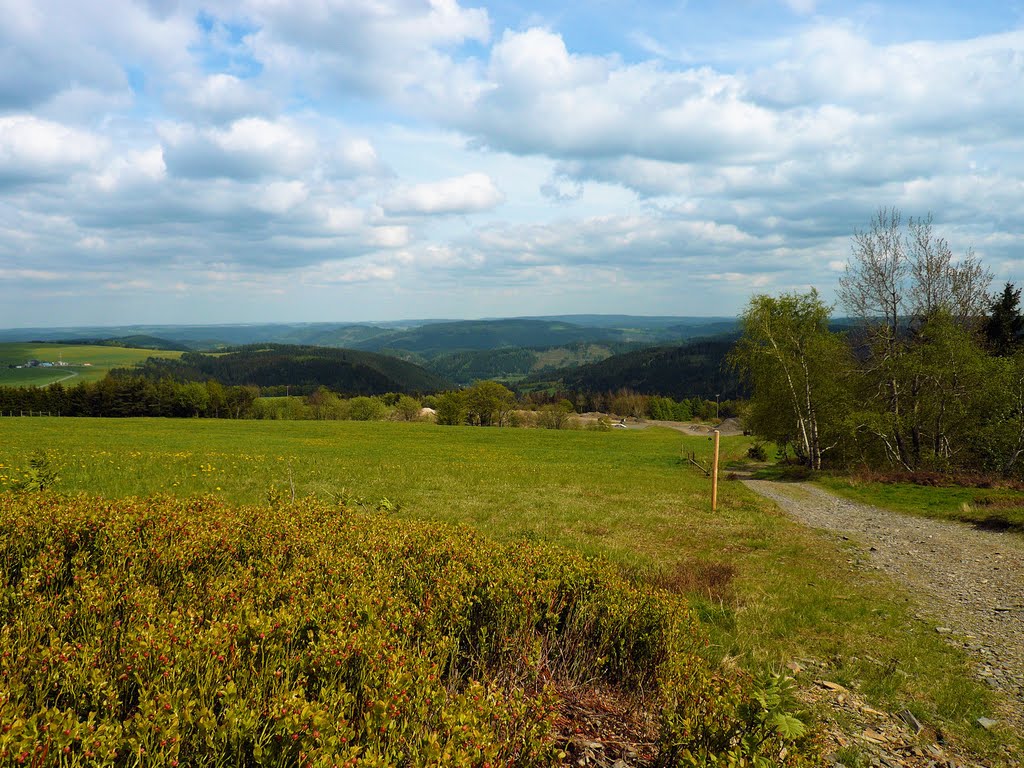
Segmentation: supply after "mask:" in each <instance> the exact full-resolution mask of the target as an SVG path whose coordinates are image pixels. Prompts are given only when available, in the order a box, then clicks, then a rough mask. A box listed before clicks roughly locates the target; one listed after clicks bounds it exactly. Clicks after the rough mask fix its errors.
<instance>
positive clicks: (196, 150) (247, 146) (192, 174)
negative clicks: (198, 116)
mask: <svg viewBox="0 0 1024 768" xmlns="http://www.w3.org/2000/svg"><path fill="white" fill-rule="evenodd" d="M163 138H164V158H165V161H166V163H167V168H168V170H169V171H170V172H171V173H172V174H174V175H176V176H182V177H186V178H212V177H218V176H224V177H229V178H241V179H252V178H259V177H262V176H269V175H287V174H298V173H301V172H302V171H303V170H305V169H307V168H308V167H309V166H310V165H311V164H312V163H313V161H314V160H315V158H316V153H315V149H316V146H315V142H314V140H313V139H312V138H311V137H309V136H307V135H304V134H303V133H302V132H300V131H299V130H296V129H295V128H293V127H291V126H289V125H286V124H284V123H280V122H273V121H269V120H265V119H263V118H258V117H244V118H241V119H240V120H236V121H235V122H234V123H232V124H231V125H229V126H228V127H226V128H210V129H202V130H196V129H195V128H193V127H192V126H188V125H172V126H168V127H166V128H164V130H163Z"/></svg>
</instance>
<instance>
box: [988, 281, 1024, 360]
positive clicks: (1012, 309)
mask: <svg viewBox="0 0 1024 768" xmlns="http://www.w3.org/2000/svg"><path fill="white" fill-rule="evenodd" d="M1022 332H1024V316H1022V315H1021V313H1020V288H1017V289H1014V287H1013V283H1010V282H1007V283H1006V285H1005V286H1003V292H1002V294H1000V295H999V297H998V298H997V299H996V300H995V301H994V302H992V307H991V309H990V314H989V316H988V319H987V320H986V321H985V337H986V339H988V343H989V346H990V347H991V348H992V351H993V352H995V354H997V355H1000V356H1005V355H1009V354H1011V353H1012V352H1013V350H1014V349H1016V348H1017V346H1018V345H1019V344H1020V337H1021V333H1022Z"/></svg>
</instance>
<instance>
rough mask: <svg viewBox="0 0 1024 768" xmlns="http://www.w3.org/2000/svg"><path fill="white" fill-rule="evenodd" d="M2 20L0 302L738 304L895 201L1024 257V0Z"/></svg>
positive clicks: (354, 310)
mask: <svg viewBox="0 0 1024 768" xmlns="http://www.w3.org/2000/svg"><path fill="white" fill-rule="evenodd" d="M0 19H3V23H2V25H0V327H17V326H28V325H47V326H62V325H77V324H125V323H142V322H146V323H159V322H164V323H200V322H254V321H335V320H374V319H397V318H416V317H449V318H459V317H487V316H512V315H530V314H561V313H572V312H604V313H620V312H621V313H633V314H679V315H723V314H733V313H736V312H737V311H739V310H740V309H741V308H742V306H743V305H744V304H745V302H746V300H747V298H748V297H749V296H750V295H751V293H753V292H773V293H774V292H780V291H787V290H794V289H804V288H806V287H808V286H809V285H814V286H816V287H818V288H819V289H820V290H821V291H822V293H823V294H824V295H825V297H826V298H827V299H829V300H831V299H832V298H833V295H834V288H835V284H836V279H837V277H838V274H839V272H840V271H841V269H842V267H843V265H844V264H845V261H846V258H847V256H848V254H849V250H850V237H851V235H852V233H853V232H854V230H855V229H857V228H863V227H865V226H867V225H868V223H869V221H870V219H871V216H872V214H873V213H874V212H875V211H876V210H877V209H878V208H879V206H890V205H894V206H898V207H900V208H901V209H902V210H903V212H904V213H905V214H908V215H923V214H926V213H928V212H931V213H933V214H934V217H935V223H936V228H937V230H938V231H939V233H940V234H942V235H944V236H945V237H946V238H948V240H949V241H950V243H951V245H952V246H953V249H954V251H955V252H958V253H959V252H962V251H963V250H964V249H965V248H967V247H968V246H973V248H974V249H975V251H976V253H977V254H979V255H980V256H981V257H982V259H983V260H984V261H985V262H986V263H987V265H988V266H989V267H990V268H991V269H992V270H993V271H994V272H995V274H996V278H997V280H998V281H1000V282H1001V281H1004V280H1007V279H1009V280H1013V281H1018V280H1021V279H1024V0H975V1H974V2H972V3H965V2H961V1H960V0H929V1H928V2H925V1H924V0H920V1H919V2H917V1H915V2H910V1H909V0H906V1H904V2H857V0H851V1H843V2H838V1H837V2H830V1H829V0H719V1H718V2H715V1H713V0H702V1H698V0H690V1H689V2H688V1H687V0H679V1H678V2H658V1H654V0H629V1H628V2H627V1H626V0H594V1H593V2H589V3H582V2H567V1H566V0H548V1H547V2H543V3H531V2H526V0H523V1H520V0H492V1H491V2H474V0H430V1H429V2H428V1H427V0H238V1H237V2H227V1H226V0H225V1H223V2H222V1H221V0H210V1H209V2H202V1H196V2H193V1H192V0H180V1H179V0H134V1H133V0H104V2H103V3H87V2H81V0H0Z"/></svg>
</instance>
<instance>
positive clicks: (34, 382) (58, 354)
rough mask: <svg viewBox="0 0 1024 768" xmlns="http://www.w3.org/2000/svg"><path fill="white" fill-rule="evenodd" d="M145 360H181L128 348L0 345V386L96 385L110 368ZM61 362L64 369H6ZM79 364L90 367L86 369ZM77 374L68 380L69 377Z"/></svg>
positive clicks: (173, 354)
mask: <svg viewBox="0 0 1024 768" xmlns="http://www.w3.org/2000/svg"><path fill="white" fill-rule="evenodd" d="M147 357H173V358H177V357H181V352H171V351H166V350H161V351H157V350H153V349H133V348H128V347H107V346H90V345H78V344H21V343H8V344H0V386H46V385H48V384H52V383H54V382H55V381H60V380H62V379H66V383H67V384H68V386H71V385H74V384H77V383H79V382H81V381H99V380H100V379H102V378H103V377H104V376H106V375H107V371H109V370H110V369H111V368H118V367H124V366H131V365H135V364H136V363H141V362H142V361H143V360H145V359H146V358H147ZM58 359H63V360H64V362H66V363H69V366H68V367H67V368H22V369H17V368H8V367H7V366H8V365H10V364H15V365H21V364H23V363H24V362H25V361H27V360H39V361H41V362H49V363H52V362H56V361H57V360H58ZM82 363H92V365H91V366H90V367H88V368H83V367H81V365H82ZM72 373H73V374H76V375H75V376H73V377H71V378H68V376H69V374H72Z"/></svg>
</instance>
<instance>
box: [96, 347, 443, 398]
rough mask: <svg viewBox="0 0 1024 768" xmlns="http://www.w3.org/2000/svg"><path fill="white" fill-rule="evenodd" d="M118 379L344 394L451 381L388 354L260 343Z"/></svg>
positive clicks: (152, 365) (425, 387) (188, 356)
mask: <svg viewBox="0 0 1024 768" xmlns="http://www.w3.org/2000/svg"><path fill="white" fill-rule="evenodd" d="M115 375H119V376H127V375H141V376H145V377H147V378H151V379H160V378H163V377H165V376H169V377H171V378H173V379H176V380H178V381H207V380H210V379H213V380H214V381H219V382H220V383H221V384H224V385H226V386H237V385H246V384H254V385H256V386H260V387H284V386H288V387H295V388H296V391H299V392H303V391H312V390H313V389H315V388H316V387H318V386H324V387H328V388H330V389H332V390H335V391H337V392H340V393H343V394H346V395H377V394H384V393H385V392H417V393H427V392H436V391H439V390H442V389H445V388H447V387H448V386H449V384H448V382H447V381H446V380H445V379H443V378H442V377H440V376H437V375H436V374H434V373H431V372H430V371H428V370H426V369H424V368H422V367H420V366H418V365H415V364H414V363H409V362H406V361H404V360H399V359H397V358H394V357H389V356H386V355H379V354H375V353H373V352H363V351H358V350H351V349H334V348H330V347H312V346H290V345H280V344H271V345H257V346H252V347H243V348H240V349H235V350H231V351H229V352H225V353H220V354H216V355H208V354H202V353H199V352H187V353H185V354H184V355H182V356H181V358H180V359H179V360H158V359H151V360H147V361H146V362H145V364H143V365H142V366H140V367H138V368H130V369H125V370H122V371H117V372H115Z"/></svg>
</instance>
